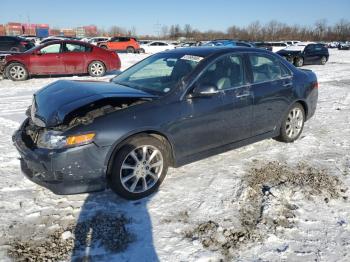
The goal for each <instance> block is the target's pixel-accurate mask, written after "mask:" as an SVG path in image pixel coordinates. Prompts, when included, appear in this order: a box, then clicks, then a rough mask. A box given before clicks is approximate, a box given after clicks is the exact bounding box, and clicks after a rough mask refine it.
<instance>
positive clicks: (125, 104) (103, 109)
mask: <svg viewBox="0 0 350 262" xmlns="http://www.w3.org/2000/svg"><path fill="white" fill-rule="evenodd" d="M150 100H151V99H150V98H125V97H123V98H117V97H115V98H108V99H102V100H99V101H96V102H94V103H91V104H88V105H86V106H83V107H81V108H79V109H77V110H75V111H73V112H71V113H69V114H68V115H67V116H65V118H64V122H63V123H62V124H60V125H57V126H54V127H49V128H46V127H41V126H38V125H36V124H35V123H34V122H33V120H32V118H31V110H32V106H29V107H28V109H27V111H26V115H27V116H28V123H27V125H26V126H25V127H24V129H25V134H24V135H25V136H26V138H27V139H25V141H26V142H27V146H30V147H34V146H35V145H36V144H37V141H38V137H39V135H40V133H42V132H45V131H58V132H64V131H67V130H69V129H71V128H73V127H76V126H79V125H88V124H91V123H92V122H93V121H94V119H96V118H98V117H101V116H103V115H106V114H110V113H113V112H115V111H118V110H122V109H126V108H129V107H131V106H135V105H139V104H142V103H144V102H147V101H150Z"/></svg>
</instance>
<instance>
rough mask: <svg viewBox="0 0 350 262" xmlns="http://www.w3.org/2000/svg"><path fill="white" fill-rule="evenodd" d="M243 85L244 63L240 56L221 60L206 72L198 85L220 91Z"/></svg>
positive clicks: (229, 56) (230, 56) (231, 56)
mask: <svg viewBox="0 0 350 262" xmlns="http://www.w3.org/2000/svg"><path fill="white" fill-rule="evenodd" d="M243 84H244V70H243V61H242V57H241V56H239V55H228V56H225V57H222V58H219V59H218V60H217V61H216V62H214V63H213V64H212V65H210V66H209V67H208V68H207V69H206V70H205V72H204V73H203V74H202V75H201V76H200V78H199V80H198V81H197V85H210V86H216V87H217V88H218V89H219V90H224V89H229V88H233V87H239V86H242V85H243Z"/></svg>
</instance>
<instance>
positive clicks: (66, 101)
mask: <svg viewBox="0 0 350 262" xmlns="http://www.w3.org/2000/svg"><path fill="white" fill-rule="evenodd" d="M317 87H318V84H317V78H316V75H315V74H314V73H313V72H312V71H311V70H299V69H297V68H296V67H294V66H293V65H291V64H290V63H288V62H287V61H285V60H284V59H282V58H281V57H280V56H278V55H276V54H273V53H271V52H268V51H265V50H261V49H255V48H246V47H244V48H242V47H235V48H216V47H210V48H203V47H200V48H179V49H174V50H170V51H166V52H162V53H158V54H155V55H153V56H150V57H148V58H146V59H144V60H143V61H141V62H139V63H137V64H136V65H134V66H132V67H130V68H129V69H127V70H126V71H124V72H122V73H121V74H120V75H118V76H116V77H115V78H114V79H112V81H111V83H106V82H86V81H84V82H82V81H67V80H64V81H63V80H61V81H57V82H55V83H52V84H50V85H48V86H46V87H44V88H43V89H41V90H39V91H37V92H36V93H35V94H34V97H33V102H32V106H31V107H30V108H29V109H28V110H27V112H28V113H27V116H28V118H27V119H26V120H25V121H24V123H23V124H22V125H21V127H20V128H19V130H18V131H17V132H16V133H15V134H14V136H13V141H14V144H15V146H16V148H17V149H18V152H19V154H20V156H21V157H20V161H21V168H22V170H23V173H24V174H25V175H26V176H27V177H28V178H29V179H30V180H32V181H33V182H35V183H38V184H39V185H41V186H44V187H47V188H48V189H50V190H52V191H53V192H54V193H56V194H73V193H82V192H90V191H96V190H103V189H105V188H107V187H110V188H112V189H113V190H114V191H115V192H116V193H117V194H119V195H120V196H122V197H124V198H126V199H140V198H143V197H146V196H148V195H150V194H152V193H153V192H155V191H156V190H157V189H158V187H159V186H160V184H161V183H162V181H163V180H164V178H165V176H166V174H167V171H168V167H179V166H182V165H185V164H188V163H191V162H194V161H197V160H200V159H203V158H206V157H209V156H212V155H215V154H219V153H222V152H225V151H227V150H230V149H233V148H237V147H241V146H243V145H247V144H251V143H254V142H257V141H260V140H263V139H266V138H276V139H278V140H280V141H283V142H287V143H289V142H293V141H295V140H296V139H298V138H299V137H300V135H301V133H302V131H303V127H304V123H305V121H307V120H308V119H310V118H311V117H312V116H313V115H314V113H315V110H316V104H317V97H318V89H317ZM51 97H54V99H50V98H51ZM301 143H302V142H301ZM207 175H210V174H207ZM212 175H215V174H212Z"/></svg>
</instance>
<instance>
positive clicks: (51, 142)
mask: <svg viewBox="0 0 350 262" xmlns="http://www.w3.org/2000/svg"><path fill="white" fill-rule="evenodd" d="M66 144H67V138H66V137H65V136H62V135H61V132H57V131H44V132H40V134H39V136H38V140H37V146H38V147H40V148H47V149H59V148H63V147H65V146H66Z"/></svg>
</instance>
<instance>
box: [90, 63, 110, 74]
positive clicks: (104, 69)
mask: <svg viewBox="0 0 350 262" xmlns="http://www.w3.org/2000/svg"><path fill="white" fill-rule="evenodd" d="M95 63H99V64H101V65H102V66H103V73H102V74H100V75H98V76H97V75H94V74H92V73H91V66H92V65H93V64H95ZM88 73H89V75H90V76H92V77H101V76H104V75H105V74H106V66H105V64H104V63H102V62H101V61H92V62H91V63H90V64H89V66H88Z"/></svg>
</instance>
